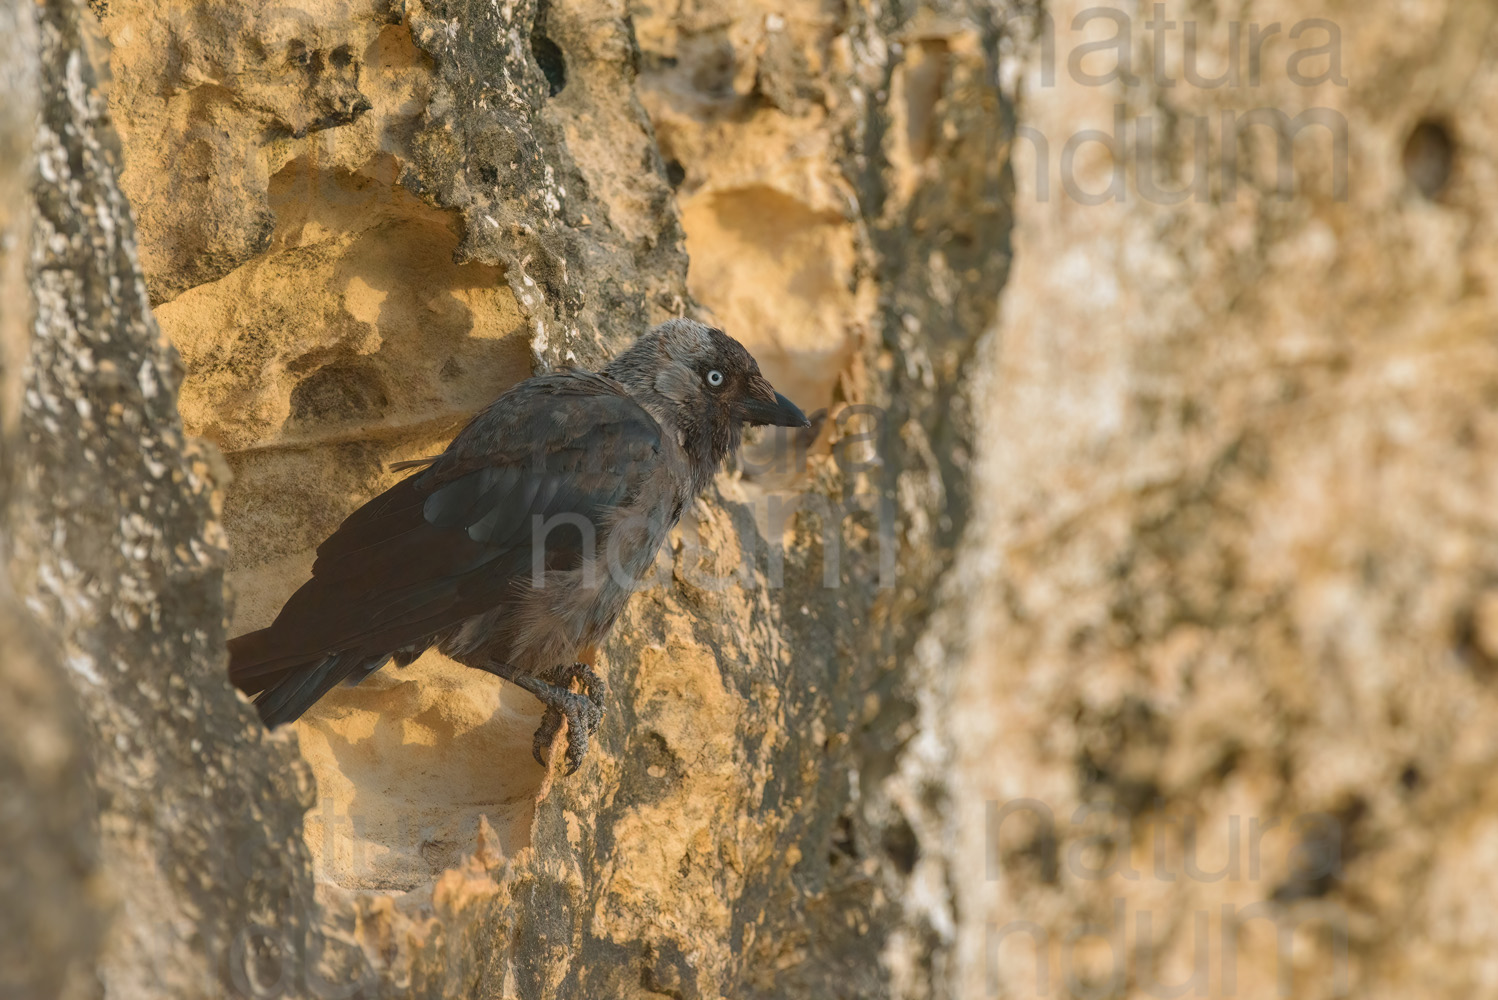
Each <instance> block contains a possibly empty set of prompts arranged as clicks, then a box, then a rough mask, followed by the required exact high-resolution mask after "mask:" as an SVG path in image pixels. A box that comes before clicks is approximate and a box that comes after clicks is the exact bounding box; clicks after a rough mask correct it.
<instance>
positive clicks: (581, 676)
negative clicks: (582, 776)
mask: <svg viewBox="0 0 1498 1000" xmlns="http://www.w3.org/2000/svg"><path fill="white" fill-rule="evenodd" d="M574 680H577V681H580V682H581V685H582V689H583V690H582V692H581V693H579V692H576V691H573V690H572V689H571V688H572V682H573V681H574ZM548 681H549V683H548ZM527 687H529V688H530V690H531V691H532V693H533V694H535V695H536V697H537V698H539V699H541V702H542V703H543V704H544V705H546V712H545V714H544V715H542V716H541V725H540V726H538V727H537V728H536V735H535V737H534V738H533V739H532V740H531V755H532V756H533V757H535V758H536V763H538V764H540V765H541V766H543V767H544V766H546V755H545V754H544V753H543V751H544V750H546V749H547V748H549V747H550V746H551V743H552V740H554V739H555V738H556V735H557V733H559V732H561V730H562V720H563V719H565V720H566V721H567V770H566V773H567V774H572V773H574V772H576V771H577V769H578V768H579V767H581V766H582V763H583V757H584V756H585V755H586V754H587V752H588V737H589V736H591V735H592V734H593V733H595V732H597V731H598V725H599V723H601V722H602V721H603V704H602V695H603V691H604V685H603V680H602V679H601V678H599V676H598V674H596V673H595V672H594V671H593V668H592V667H590V666H588V665H587V664H586V663H573V664H569V665H567V666H564V667H560V668H558V669H557V670H556V671H554V672H553V673H552V674H551V675H550V676H549V677H548V679H547V681H541V680H536V681H535V682H533V683H532V684H530V685H527Z"/></svg>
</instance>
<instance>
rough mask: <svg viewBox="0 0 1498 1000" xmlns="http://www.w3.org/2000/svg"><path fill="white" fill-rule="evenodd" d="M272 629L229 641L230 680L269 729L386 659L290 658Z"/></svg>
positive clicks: (338, 654)
mask: <svg viewBox="0 0 1498 1000" xmlns="http://www.w3.org/2000/svg"><path fill="white" fill-rule="evenodd" d="M271 631H272V630H271V629H261V630H260V631H258V632H250V633H248V634H246V635H242V636H240V637H239V638H237V639H230V640H229V680H230V682H231V683H233V684H234V686H235V687H237V688H239V689H240V690H242V691H244V692H245V693H246V694H252V695H255V709H256V711H258V712H259V713H260V719H261V721H262V722H264V723H265V726H266V728H267V729H271V728H274V727H276V726H279V725H281V724H282V723H284V722H294V721H295V720H297V719H299V718H301V717H302V713H304V712H306V711H307V709H309V708H311V707H312V706H313V704H315V703H316V702H317V700H318V699H319V698H321V697H322V696H323V695H325V694H327V693H328V692H329V691H331V690H333V688H335V687H337V686H338V684H339V682H341V681H343V680H345V679H347V678H349V677H356V678H359V679H362V678H364V677H365V676H367V675H369V674H370V673H372V672H373V671H375V670H377V669H379V667H380V666H382V665H383V664H384V662H385V661H386V660H387V659H389V657H388V656H382V655H374V656H371V655H369V654H368V653H365V652H363V651H362V650H337V651H334V652H331V653H321V652H319V653H314V654H311V655H307V654H288V653H284V652H282V651H280V650H277V649H276V648H275V645H274V640H273V637H272V635H271V634H270V633H271Z"/></svg>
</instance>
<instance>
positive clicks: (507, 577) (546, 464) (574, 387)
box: [230, 373, 661, 718]
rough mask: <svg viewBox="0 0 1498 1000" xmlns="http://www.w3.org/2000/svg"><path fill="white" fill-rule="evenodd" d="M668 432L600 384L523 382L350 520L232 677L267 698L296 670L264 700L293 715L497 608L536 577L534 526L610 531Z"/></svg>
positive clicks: (566, 548) (562, 552)
mask: <svg viewBox="0 0 1498 1000" xmlns="http://www.w3.org/2000/svg"><path fill="white" fill-rule="evenodd" d="M660 433H661V432H660V427H659V425H658V424H656V422H655V420H654V419H653V418H651V416H650V415H649V414H648V413H646V412H645V411H644V410H643V409H641V408H640V406H639V405H638V404H637V403H635V402H634V400H632V399H630V398H629V396H627V395H625V394H624V392H623V389H622V388H621V387H619V386H618V384H617V383H614V382H612V381H611V380H609V379H606V378H603V377H601V376H596V375H592V374H588V373H570V374H563V375H555V376H546V377H542V378H536V379H530V380H528V381H526V382H523V383H521V384H520V385H518V386H516V387H515V388H514V389H512V390H511V391H510V392H508V393H506V394H505V395H504V396H502V397H500V399H499V400H497V401H496V402H495V403H494V404H493V405H491V406H490V407H489V408H488V409H487V410H485V411H484V412H483V413H481V414H480V415H479V416H478V417H476V418H474V420H473V421H472V422H471V423H470V424H469V425H468V426H467V427H466V428H464V430H463V431H462V432H461V433H459V435H458V436H457V437H456V438H455V439H454V440H453V442H452V444H451V445H449V446H448V449H447V451H445V452H444V453H443V454H442V455H441V456H439V457H438V458H437V459H436V460H435V461H433V463H432V464H431V465H430V466H429V467H428V468H427V469H425V470H423V471H421V472H418V473H416V474H414V475H412V476H410V477H409V478H407V479H404V480H402V481H401V482H399V483H397V484H395V485H394V486H392V487H391V488H390V489H388V490H386V491H385V492H384V493H382V494H380V495H379V496H377V497H375V498H374V499H373V500H371V501H369V502H368V503H367V504H365V505H364V506H363V507H361V508H359V509H358V510H356V511H354V513H352V514H350V515H349V516H348V518H347V519H346V520H345V521H344V522H343V524H342V525H341V526H340V527H339V528H338V530H337V531H335V532H334V533H333V534H332V535H331V536H330V537H329V538H328V539H327V540H326V541H325V542H323V543H322V544H321V545H320V546H318V549H317V561H316V563H315V565H314V566H313V571H312V572H313V575H312V579H311V580H309V581H308V582H307V583H306V584H305V585H303V586H302V588H301V589H300V590H298V591H297V592H296V594H294V595H293V596H292V598H291V599H290V600H289V601H287V603H286V606H285V607H284V608H283V609H282V610H281V613H280V615H279V616H278V617H277V618H276V621H275V623H274V624H272V625H271V626H270V627H269V628H268V629H262V630H261V631H260V632H254V633H250V634H249V635H246V636H241V637H240V638H239V639H236V640H234V641H233V642H232V643H231V644H230V646H231V650H230V652H231V660H230V675H231V677H232V678H233V679H234V680H235V682H236V683H240V685H241V686H242V687H246V688H250V687H252V686H253V687H254V689H256V690H260V689H264V688H267V687H269V686H271V683H272V682H273V681H274V678H275V676H276V675H277V674H285V673H287V672H288V671H297V673H298V679H297V680H296V681H290V680H287V681H283V682H281V684H280V685H278V686H277V690H275V691H268V692H267V694H266V695H265V696H262V697H263V700H264V699H270V698H272V697H274V698H275V699H276V704H275V706H274V707H275V709H276V714H277V715H278V716H280V715H285V714H286V712H288V711H293V710H294V714H290V715H289V717H290V718H295V717H296V715H298V714H300V710H304V709H305V707H306V706H307V705H310V704H311V701H315V700H316V698H317V697H321V696H322V694H323V693H325V692H326V691H327V690H328V689H329V688H330V687H331V686H332V685H333V684H336V683H337V682H338V680H339V679H341V678H342V677H343V676H345V675H348V674H351V673H354V672H357V671H358V670H361V669H363V668H364V667H365V666H366V665H367V663H368V661H369V660H370V659H371V658H375V659H377V660H383V659H384V657H385V656H386V655H387V654H389V653H391V652H393V651H395V650H398V649H401V648H403V647H407V646H411V645H413V644H414V645H418V646H419V644H420V643H422V642H423V641H427V640H429V639H430V637H431V636H433V635H434V634H436V633H439V632H441V631H443V630H444V629H447V628H450V627H452V626H454V625H456V624H458V623H459V622H461V621H463V620H464V619H465V618H468V617H471V616H472V615H475V614H480V613H483V612H485V611H488V610H490V609H491V608H493V607H495V606H497V605H498V604H499V603H500V602H501V601H502V600H503V598H504V595H505V593H506V591H507V590H508V589H509V588H510V587H511V586H512V585H513V581H514V580H516V579H517V578H518V579H524V578H526V577H528V574H529V573H530V569H531V559H532V554H531V544H532V537H533V519H534V518H536V517H540V518H541V519H542V520H543V522H544V521H545V520H548V519H552V518H556V517H557V516H558V515H568V514H571V515H579V516H581V517H583V518H585V519H587V520H588V521H590V522H592V523H593V524H595V525H598V526H600V527H601V526H602V524H603V518H604V517H605V516H606V515H607V513H608V512H609V511H610V510H612V509H614V508H616V507H618V506H620V505H621V504H623V503H625V502H627V501H628V500H629V499H630V498H632V497H633V496H634V495H635V494H636V493H637V492H638V491H639V489H640V488H641V486H642V484H643V483H644V481H645V480H646V478H647V477H648V476H650V475H651V474H652V473H653V472H656V471H658V469H659V467H660V462H661V439H660ZM571 536H575V537H570V536H569V533H568V532H566V531H563V530H555V531H553V532H551V533H550V534H549V535H548V536H547V538H546V548H547V552H546V556H547V565H548V566H551V567H555V566H558V565H575V564H576V562H577V560H579V559H581V557H582V547H581V546H582V539H581V533H580V532H578V531H576V529H573V530H572V532H571ZM334 654H347V655H338V656H335V655H334ZM345 668H346V669H345ZM302 672H305V673H306V675H307V676H306V677H305V678H303V677H301V673H302ZM267 679H269V680H267ZM282 690H285V691H286V692H287V693H285V694H282V693H280V692H281V691H282ZM314 692H315V696H313V697H312V699H311V700H307V696H308V695H313V694H314ZM281 702H286V703H287V705H286V706H282V705H281ZM298 705H299V706H301V708H300V709H296V706H298ZM270 707H272V706H267V708H270Z"/></svg>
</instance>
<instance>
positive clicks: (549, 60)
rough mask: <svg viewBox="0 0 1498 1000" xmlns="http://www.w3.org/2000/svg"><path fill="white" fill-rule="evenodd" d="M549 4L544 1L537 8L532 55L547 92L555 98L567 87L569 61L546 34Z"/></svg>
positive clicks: (533, 26)
mask: <svg viewBox="0 0 1498 1000" xmlns="http://www.w3.org/2000/svg"><path fill="white" fill-rule="evenodd" d="M549 6H550V5H549V4H548V3H546V0H542V2H541V3H540V4H538V5H537V7H536V20H535V21H534V22H532V24H531V55H532V56H533V57H534V58H535V60H536V65H538V66H540V67H541V73H542V75H544V76H545V77H546V89H547V92H548V93H549V94H550V95H551V96H552V97H555V96H557V95H558V94H560V93H561V92H562V89H563V88H564V87H566V86H567V60H566V59H565V58H564V57H563V55H562V49H561V47H560V46H559V45H557V43H556V42H554V41H552V40H551V39H550V38H549V37H547V34H546V18H547V15H548V14H549V12H550V10H549Z"/></svg>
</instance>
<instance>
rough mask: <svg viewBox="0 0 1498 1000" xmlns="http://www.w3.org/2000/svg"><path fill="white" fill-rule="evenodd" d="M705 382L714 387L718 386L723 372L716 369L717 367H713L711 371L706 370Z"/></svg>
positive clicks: (720, 383) (721, 381) (721, 380)
mask: <svg viewBox="0 0 1498 1000" xmlns="http://www.w3.org/2000/svg"><path fill="white" fill-rule="evenodd" d="M707 384H708V385H710V386H712V387H713V388H714V389H716V388H717V387H718V386H720V385H722V384H723V373H722V372H720V371H718V369H716V368H714V369H713V370H712V371H710V372H708V373H707Z"/></svg>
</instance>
